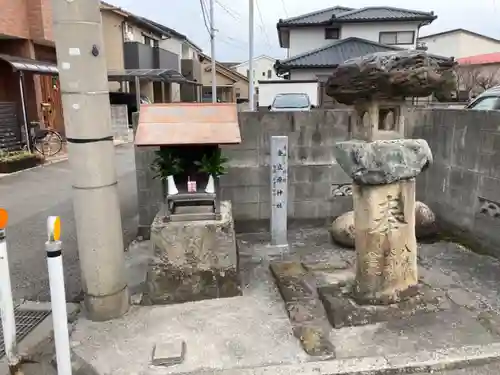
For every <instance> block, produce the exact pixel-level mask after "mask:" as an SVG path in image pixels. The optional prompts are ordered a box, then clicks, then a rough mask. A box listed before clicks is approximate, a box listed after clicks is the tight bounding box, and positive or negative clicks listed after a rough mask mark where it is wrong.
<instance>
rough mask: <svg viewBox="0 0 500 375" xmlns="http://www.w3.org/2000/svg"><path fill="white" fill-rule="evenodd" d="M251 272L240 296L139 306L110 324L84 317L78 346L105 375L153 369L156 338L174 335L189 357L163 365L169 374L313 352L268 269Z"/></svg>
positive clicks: (296, 359)
mask: <svg viewBox="0 0 500 375" xmlns="http://www.w3.org/2000/svg"><path fill="white" fill-rule="evenodd" d="M245 269H246V274H245V275H244V279H245V285H246V287H245V289H244V295H243V296H240V297H231V298H223V299H214V300H204V301H198V302H188V303H184V304H177V305H168V306H145V307H139V306H136V307H132V308H131V310H130V311H129V313H127V314H126V315H125V316H124V317H123V318H121V319H117V320H114V321H110V322H104V323H93V322H90V321H88V320H85V319H84V318H81V319H80V320H79V321H78V322H77V324H76V327H75V330H74V332H73V335H72V342H73V343H75V346H74V347H73V350H74V352H75V354H77V355H78V356H79V357H81V358H82V359H83V360H85V361H87V362H88V363H89V364H90V365H91V366H92V367H93V368H95V369H96V371H97V372H98V373H100V374H115V371H116V374H118V373H119V372H118V371H125V372H123V373H124V374H140V373H141V372H143V371H146V370H148V369H149V366H150V361H151V349H152V347H153V346H154V345H155V343H157V342H168V341H170V340H184V341H185V342H186V358H185V360H184V362H183V363H182V364H179V365H176V366H172V367H170V368H167V369H163V371H167V372H166V373H176V372H192V371H198V370H201V369H203V368H205V369H207V368H210V369H224V368H237V367H254V366H256V367H258V366H264V365H271V364H281V363H285V364H287V363H288V364H290V363H301V362H304V361H305V360H307V356H306V354H305V353H304V352H303V350H302V349H301V347H300V344H299V342H298V341H297V340H296V339H295V338H294V337H293V335H292V327H291V325H290V322H289V320H288V317H287V314H286V311H285V309H284V306H283V304H282V302H281V298H280V296H279V293H278V291H277V289H276V287H275V285H274V283H273V281H272V279H271V278H270V275H269V274H268V272H267V267H265V266H263V265H254V264H247V265H245ZM120 369H121V370H120Z"/></svg>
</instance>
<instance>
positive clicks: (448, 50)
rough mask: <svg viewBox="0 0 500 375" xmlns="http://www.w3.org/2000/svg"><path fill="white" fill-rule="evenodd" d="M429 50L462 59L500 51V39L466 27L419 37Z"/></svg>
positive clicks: (419, 41)
mask: <svg viewBox="0 0 500 375" xmlns="http://www.w3.org/2000/svg"><path fill="white" fill-rule="evenodd" d="M418 45H419V46H423V47H426V48H427V52H429V53H433V54H436V55H440V56H446V57H454V58H456V59H460V58H462V57H466V56H475V55H482V54H486V53H494V52H500V40H498V39H495V38H491V37H489V36H486V35H482V34H478V33H475V32H473V31H470V30H465V29H453V30H448V31H444V32H441V33H437V34H431V35H427V36H422V37H420V38H418Z"/></svg>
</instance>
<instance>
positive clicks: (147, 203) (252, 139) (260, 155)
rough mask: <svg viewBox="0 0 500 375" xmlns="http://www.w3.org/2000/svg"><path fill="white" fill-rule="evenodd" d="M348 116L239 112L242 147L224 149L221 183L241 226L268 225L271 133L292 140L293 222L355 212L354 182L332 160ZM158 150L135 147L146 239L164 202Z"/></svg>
mask: <svg viewBox="0 0 500 375" xmlns="http://www.w3.org/2000/svg"><path fill="white" fill-rule="evenodd" d="M349 116H350V112H349V111H346V110H331V111H311V112H295V113H293V112H289V113H286V112H240V113H239V124H240V131H241V136H242V143H241V144H239V145H231V146H222V149H223V152H224V154H225V155H226V156H227V157H228V158H229V163H228V173H227V174H226V175H224V176H222V177H221V180H220V186H221V194H222V199H228V200H231V201H232V207H233V216H234V219H235V221H236V223H237V224H238V223H259V222H260V223H261V224H264V226H265V227H266V226H267V227H268V222H269V218H270V212H271V209H270V200H271V199H270V196H271V189H270V170H269V155H270V150H269V147H270V146H269V139H270V137H271V136H272V135H287V136H288V140H289V172H288V174H289V198H288V215H289V218H291V219H305V220H322V221H329V220H330V219H331V218H332V217H335V216H338V215H340V214H342V213H344V212H345V211H348V210H350V209H351V208H352V199H351V197H350V196H349V195H348V194H346V193H345V191H346V190H345V188H347V190H348V187H349V185H350V182H351V181H350V178H349V177H348V176H347V175H346V174H345V173H344V172H343V171H342V169H341V168H340V167H339V166H338V165H337V163H336V160H335V158H334V157H333V145H334V144H335V142H338V141H342V140H346V139H348V134H349V129H348V124H349ZM154 150H155V148H150V149H144V148H141V149H139V148H136V169H137V186H138V200H139V233H140V235H143V236H145V237H146V238H147V237H148V236H149V226H150V225H151V223H152V221H153V219H154V217H155V215H156V213H157V212H158V209H159V208H160V205H161V202H162V198H161V184H160V182H159V181H158V180H154V179H153V174H152V172H151V170H150V165H151V162H152V161H153V159H154ZM238 227H239V228H245V227H246V226H241V225H240V226H238ZM247 228H248V227H247Z"/></svg>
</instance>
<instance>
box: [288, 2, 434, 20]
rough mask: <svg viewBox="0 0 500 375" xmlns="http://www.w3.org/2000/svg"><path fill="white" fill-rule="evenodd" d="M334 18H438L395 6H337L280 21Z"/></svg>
mask: <svg viewBox="0 0 500 375" xmlns="http://www.w3.org/2000/svg"><path fill="white" fill-rule="evenodd" d="M332 18H334V19H335V20H337V21H338V22H342V21H346V22H355V21H361V22H362V21H377V20H433V19H435V18H436V16H434V14H433V13H432V12H421V11H418V10H410V9H402V8H393V7H365V8H360V9H353V8H348V7H343V6H335V7H331V8H327V9H322V10H318V11H315V12H312V13H307V14H303V15H301V16H297V17H293V18H288V19H286V20H282V21H281V22H280V24H281V25H297V24H311V25H313V24H318V23H325V22H328V21H330V20H331V19H332Z"/></svg>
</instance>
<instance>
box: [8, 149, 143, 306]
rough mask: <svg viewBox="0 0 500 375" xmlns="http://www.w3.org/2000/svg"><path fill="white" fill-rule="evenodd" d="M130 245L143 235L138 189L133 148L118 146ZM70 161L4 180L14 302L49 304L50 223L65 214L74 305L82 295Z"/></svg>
mask: <svg viewBox="0 0 500 375" xmlns="http://www.w3.org/2000/svg"><path fill="white" fill-rule="evenodd" d="M115 150H116V163H117V172H118V181H119V184H118V189H119V192H120V205H121V215H122V225H123V230H124V241H125V244H128V243H129V242H130V241H131V240H132V239H133V238H134V237H135V235H136V231H137V188H136V179H135V162H134V152H133V145H131V144H126V145H121V146H118V147H115ZM71 194H72V188H71V173H70V166H69V162H68V161H64V162H59V163H55V164H51V165H48V166H44V167H40V168H35V169H31V170H28V171H23V172H21V173H19V174H16V175H11V176H6V177H3V178H0V207H3V208H6V209H7V210H8V211H9V225H8V228H7V243H8V254H9V263H10V272H11V279H12V288H13V293H14V298H15V299H17V300H19V299H23V298H24V299H27V300H33V301H35V300H39V301H49V300H50V298H49V282H48V275H47V263H46V258H45V251H44V243H45V241H46V237H47V234H46V220H47V217H48V216H50V215H58V216H61V219H62V223H63V228H62V230H63V236H62V239H63V246H64V250H63V251H64V252H63V261H64V273H65V278H66V294H67V298H68V301H75V300H78V298H79V296H80V295H81V284H80V270H79V264H78V250H77V242H76V230H75V221H74V217H73V204H72V199H71V197H72V195H71Z"/></svg>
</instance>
